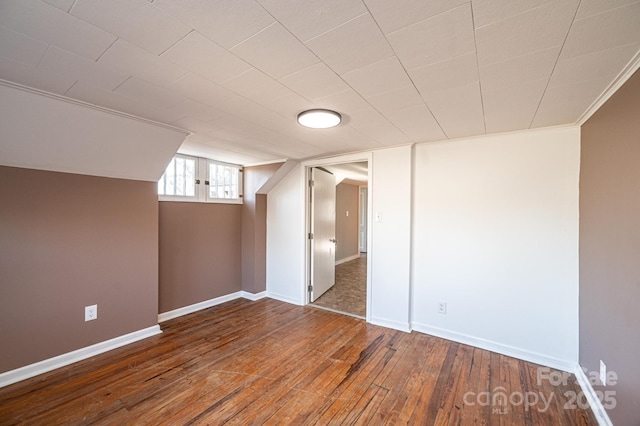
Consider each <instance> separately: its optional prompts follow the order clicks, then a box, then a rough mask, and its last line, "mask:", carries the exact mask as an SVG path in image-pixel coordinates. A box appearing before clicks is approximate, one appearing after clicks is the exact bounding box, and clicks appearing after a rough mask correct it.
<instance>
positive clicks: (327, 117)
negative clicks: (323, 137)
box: [298, 109, 342, 129]
mask: <svg viewBox="0 0 640 426" xmlns="http://www.w3.org/2000/svg"><path fill="white" fill-rule="evenodd" d="M341 121H342V116H341V115H340V114H338V113H337V112H335V111H331V110H329V109H310V110H307V111H302V112H301V113H300V114H298V123H300V125H302V126H304V127H310V128H312V129H328V128H330V127H336V126H337V125H338V124H340V122H341Z"/></svg>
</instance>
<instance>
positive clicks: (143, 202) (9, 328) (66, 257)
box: [0, 167, 158, 372]
mask: <svg viewBox="0 0 640 426" xmlns="http://www.w3.org/2000/svg"><path fill="white" fill-rule="evenodd" d="M0 199H1V200H2V202H1V203H0V342H1V343H0V346H1V348H2V349H1V350H0V372H4V371H8V370H12V369H15V368H18V367H22V366H25V365H28V364H32V363H34V362H37V361H41V360H43V359H47V358H51V357H54V356H57V355H60V354H63V353H66V352H69V351H73V350H76V349H79V348H82V347H85V346H89V345H92V344H94V343H98V342H101V341H104V340H108V339H111V338H114V337H117V336H121V335H123V334H127V333H130V332H133V331H136V330H140V329H143V328H146V327H150V326H153V325H155V324H157V315H158V303H157V300H158V201H157V195H156V184H155V183H153V182H141V181H132V180H122V179H111V178H101V177H92V176H83V175H75V174H67V173H58V172H47V171H37V170H28V169H19V168H12V167H0ZM92 304H97V305H98V319H97V320H95V321H90V322H85V321H84V307H85V306H87V305H92Z"/></svg>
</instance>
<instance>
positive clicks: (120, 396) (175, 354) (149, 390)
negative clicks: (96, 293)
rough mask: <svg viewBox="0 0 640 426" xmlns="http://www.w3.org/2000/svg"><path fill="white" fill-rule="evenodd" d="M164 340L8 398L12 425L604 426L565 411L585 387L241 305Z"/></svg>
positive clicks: (176, 329)
mask: <svg viewBox="0 0 640 426" xmlns="http://www.w3.org/2000/svg"><path fill="white" fill-rule="evenodd" d="M162 328H163V330H164V333H163V334H162V335H158V336H154V337H151V338H148V339H145V340H143V341H141V342H137V343H134V344H131V345H129V346H126V347H123V348H119V349H116V350H113V351H110V352H108V353H105V354H102V355H99V356H96V357H93V358H91V359H88V360H85V361H82V362H79V363H76V364H73V365H70V366H68V367H64V368H61V369H58V370H56V371H52V372H50V373H47V374H43V375H41V376H38V377H34V378H32V379H29V380H25V381H23V382H20V383H16V384H14V385H11V386H7V387H5V388H2V389H0V424H1V425H13V424H29V425H38V424H42V425H54V424H55V425H61V424H71V425H77V424H118V425H119V424H150V425H158V424H179V425H183V424H212V425H214V424H223V423H228V424H237V425H246V424H295V425H300V424H329V423H331V424H372V425H377V424H412V425H435V424H437V425H450V424H462V425H467V424H484V425H490V424H491V425H595V424H596V422H595V420H594V418H593V414H592V413H591V411H585V410H580V409H569V408H566V409H565V408H564V406H565V404H567V403H569V404H570V403H571V395H572V392H573V393H577V392H579V391H580V389H579V387H578V385H577V384H576V382H575V378H574V377H573V376H572V377H571V378H570V379H569V380H568V381H567V382H566V383H565V384H561V385H559V386H552V385H551V383H550V382H549V381H548V380H542V381H540V380H538V370H537V368H538V366H536V365H534V364H530V363H527V362H523V361H519V360H516V359H514V358H509V357H506V356H502V355H498V354H495V353H491V352H488V351H485V350H481V349H476V348H473V347H470V346H466V345H462V344H458V343H454V342H450V341H447V340H443V339H439V338H436V337H431V336H428V335H425V334H420V333H416V332H413V333H410V334H409V333H403V332H399V331H394V330H389V329H386V328H383V327H377V326H373V325H369V324H367V323H366V322H365V321H363V320H360V319H357V318H352V317H348V316H344V315H339V314H335V313H332V312H327V311H323V310H319V309H313V308H308V307H307V308H305V307H300V306H294V305H289V304H286V303H281V302H278V301H275V300H270V299H263V300H260V301H257V302H250V301H246V300H235V301H232V302H228V303H225V304H223V305H219V306H216V307H213V308H210V309H206V310H203V311H200V312H197V313H195V314H191V315H188V316H184V317H181V318H177V319H174V320H171V321H167V322H165V323H163V324H162ZM538 382H540V383H538ZM501 395H504V396H505V397H506V400H505V398H502V399H501V398H500V396H501ZM534 395H535V397H534ZM523 398H524V399H526V400H527V401H529V402H531V403H533V402H534V401H535V400H538V403H537V404H532V405H531V406H528V405H527V404H524V403H522V399H523ZM492 401H493V403H494V404H492V403H491V402H492ZM545 401H550V403H549V404H548V406H547V404H546V402H545ZM501 402H502V403H501Z"/></svg>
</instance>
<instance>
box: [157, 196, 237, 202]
mask: <svg viewBox="0 0 640 426" xmlns="http://www.w3.org/2000/svg"><path fill="white" fill-rule="evenodd" d="M158 201H170V202H174V203H204V204H242V198H233V199H231V198H228V199H227V198H220V199H209V200H197V199H196V198H190V197H171V196H166V195H158Z"/></svg>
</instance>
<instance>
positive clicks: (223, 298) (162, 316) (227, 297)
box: [158, 291, 242, 322]
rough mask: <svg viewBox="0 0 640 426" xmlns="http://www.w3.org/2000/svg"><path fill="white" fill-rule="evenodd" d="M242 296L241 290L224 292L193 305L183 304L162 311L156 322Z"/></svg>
mask: <svg viewBox="0 0 640 426" xmlns="http://www.w3.org/2000/svg"><path fill="white" fill-rule="evenodd" d="M241 297H242V292H241V291H236V292H235V293H231V294H225V295H224V296H220V297H215V298H213V299H209V300H205V301H203V302H198V303H194V304H193V305H189V306H183V307H182V308H178V309H174V310H172V311H168V312H163V313H161V314H160V315H158V322H165V321H168V320H170V319H174V318H178V317H181V316H183V315H188V314H192V313H194V312H197V311H201V310H202V309H207V308H210V307H212V306H216V305H220V304H221V303H225V302H230V301H232V300H236V299H240V298H241Z"/></svg>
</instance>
